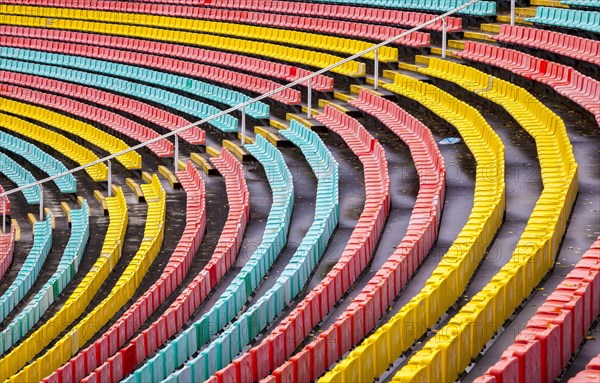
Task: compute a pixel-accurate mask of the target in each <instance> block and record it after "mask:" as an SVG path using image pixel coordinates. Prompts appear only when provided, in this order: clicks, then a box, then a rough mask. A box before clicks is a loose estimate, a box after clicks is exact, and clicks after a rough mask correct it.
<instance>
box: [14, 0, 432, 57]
mask: <svg viewBox="0 0 600 383" xmlns="http://www.w3.org/2000/svg"><path fill="white" fill-rule="evenodd" d="M9 4H27V5H37V6H45V7H69V8H81V6H79V7H78V5H83V4H77V3H74V4H73V3H71V2H69V3H64V2H60V1H58V0H54V1H52V0H50V1H49V2H44V1H41V0H38V1H33V2H32V1H27V2H24V1H22V0H13V1H10V2H9ZM83 8H84V9H93V10H99V11H112V12H120V13H141V14H148V15H156V16H174V17H183V18H188V19H201V20H212V21H226V22H233V23H242V24H255V25H263V26H269V27H276V28H284V29H292V30H305V31H310V32H317V33H326V34H330V35H335V36H348V37H355V38H359V39H362V40H379V41H384V40H387V39H389V38H391V37H394V36H397V35H399V34H401V33H402V32H405V30H403V29H399V28H394V27H388V26H381V25H378V26H376V25H373V24H362V23H355V22H348V21H338V20H322V19H321V20H319V19H315V18H310V17H301V16H291V15H282V14H274V13H264V12H252V11H245V12H238V11H233V10H227V9H214V8H212V9H211V8H200V7H191V6H172V5H167V4H160V5H154V4H148V3H140V2H135V3H130V2H122V1H92V2H90V1H88V2H86V3H85V5H84V6H83ZM396 44H400V45H406V46H410V47H415V48H421V47H427V46H429V34H427V33H423V32H414V33H411V34H410V35H408V36H405V37H403V38H401V39H398V40H396Z"/></svg>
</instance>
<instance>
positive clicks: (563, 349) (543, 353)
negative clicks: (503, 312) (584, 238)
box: [474, 238, 600, 383]
mask: <svg viewBox="0 0 600 383" xmlns="http://www.w3.org/2000/svg"><path fill="white" fill-rule="evenodd" d="M599 314H600V238H598V239H597V240H596V242H595V243H594V244H592V246H591V248H590V249H589V250H588V251H586V252H585V254H583V256H582V257H581V260H580V261H579V262H577V264H576V265H575V267H574V268H573V270H571V271H570V272H569V274H567V275H566V277H565V278H564V279H563V280H562V282H561V283H560V284H559V285H558V287H557V288H556V290H554V292H552V294H550V295H549V296H548V297H547V298H546V300H545V301H544V303H543V304H542V305H541V306H540V307H539V308H538V309H537V310H536V312H535V314H534V315H533V316H532V317H531V319H530V320H529V321H528V322H527V324H526V325H525V329H524V330H522V331H521V332H520V333H519V335H517V337H516V339H515V341H514V342H513V344H512V345H510V346H508V347H507V348H506V350H505V351H504V353H503V354H502V356H501V359H500V360H499V361H498V362H496V364H494V365H493V366H492V367H490V368H489V369H488V370H487V371H486V372H485V374H484V375H482V376H480V377H479V378H477V379H475V381H474V382H475V383H493V382H503V381H504V382H506V381H510V380H518V381H520V382H532V381H540V382H542V381H543V382H551V381H554V380H555V379H557V378H558V377H559V376H560V374H561V370H562V369H564V368H565V367H567V365H568V363H569V361H570V359H571V356H572V355H573V352H575V351H576V350H578V349H579V345H580V344H581V342H582V341H583V340H584V336H585V334H586V333H587V331H588V330H589V329H590V325H591V324H592V323H593V322H594V321H595V320H596V318H597V316H598V315H599ZM596 369H597V370H600V365H598V368H596ZM596 374H598V372H596ZM596 376H597V375H596Z"/></svg>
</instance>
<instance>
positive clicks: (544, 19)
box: [525, 7, 600, 33]
mask: <svg viewBox="0 0 600 383" xmlns="http://www.w3.org/2000/svg"><path fill="white" fill-rule="evenodd" d="M525 20H526V21H529V22H531V23H534V24H541V25H547V26H554V27H560V28H565V29H580V30H584V31H589V32H594V33H600V13H599V12H591V11H579V10H574V9H561V8H549V7H537V8H536V13H535V17H527V18H525Z"/></svg>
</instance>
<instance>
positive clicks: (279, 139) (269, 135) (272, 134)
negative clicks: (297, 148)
mask: <svg viewBox="0 0 600 383" xmlns="http://www.w3.org/2000/svg"><path fill="white" fill-rule="evenodd" d="M254 133H255V134H257V135H261V136H263V137H264V138H265V139H266V140H267V141H269V142H270V143H271V144H273V145H274V146H275V147H277V148H281V147H289V146H293V145H292V142H291V141H289V140H287V139H285V138H284V137H283V136H281V134H279V130H278V129H276V128H274V127H272V126H255V127H254Z"/></svg>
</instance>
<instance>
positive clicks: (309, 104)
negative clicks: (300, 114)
mask: <svg viewBox="0 0 600 383" xmlns="http://www.w3.org/2000/svg"><path fill="white" fill-rule="evenodd" d="M307 98H308V100H307V104H308V112H307V113H306V117H308V119H309V120H310V119H311V118H312V78H309V79H308V95H307Z"/></svg>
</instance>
